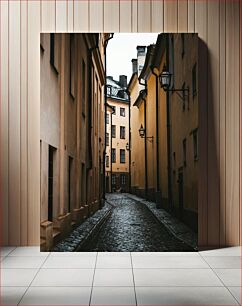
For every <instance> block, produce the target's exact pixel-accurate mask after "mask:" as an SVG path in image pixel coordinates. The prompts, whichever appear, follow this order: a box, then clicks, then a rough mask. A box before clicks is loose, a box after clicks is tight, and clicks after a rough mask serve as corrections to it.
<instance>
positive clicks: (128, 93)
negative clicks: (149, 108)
mask: <svg viewBox="0 0 242 306" xmlns="http://www.w3.org/2000/svg"><path fill="white" fill-rule="evenodd" d="M126 93H127V95H128V97H129V142H128V144H129V192H130V193H131V117H130V115H131V111H130V107H131V105H130V104H131V101H130V92H129V91H128V90H126Z"/></svg>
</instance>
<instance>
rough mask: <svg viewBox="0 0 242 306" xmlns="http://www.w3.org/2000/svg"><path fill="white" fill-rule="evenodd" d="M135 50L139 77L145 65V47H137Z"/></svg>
mask: <svg viewBox="0 0 242 306" xmlns="http://www.w3.org/2000/svg"><path fill="white" fill-rule="evenodd" d="M136 49H137V70H138V76H139V75H140V72H141V70H142V69H143V66H144V63H145V55H146V46H137V47H136Z"/></svg>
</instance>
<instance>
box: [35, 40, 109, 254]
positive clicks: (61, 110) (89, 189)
mask: <svg viewBox="0 0 242 306" xmlns="http://www.w3.org/2000/svg"><path fill="white" fill-rule="evenodd" d="M104 40H105V36H104V35H100V34H88V35H87V34H41V46H40V48H41V58H40V63H41V65H40V67H41V112H40V114H41V115H40V122H41V131H40V132H41V134H40V152H41V166H40V168H41V220H40V221H41V248H42V250H50V249H51V248H52V247H53V246H54V245H55V244H56V243H57V242H58V241H60V240H62V239H63V238H64V237H65V236H66V235H67V234H68V233H69V232H70V231H71V230H72V229H73V228H75V227H76V226H77V225H78V224H79V223H80V222H81V221H82V220H83V219H85V218H87V217H88V216H90V215H92V214H93V213H94V212H95V211H96V210H98V209H99V208H101V207H102V197H103V190H102V186H103V184H102V180H103V166H102V165H103V162H104V161H103V151H104V150H105V148H104V91H103V85H104V80H105V78H104V65H103V62H104Z"/></svg>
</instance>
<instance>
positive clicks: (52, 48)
mask: <svg viewBox="0 0 242 306" xmlns="http://www.w3.org/2000/svg"><path fill="white" fill-rule="evenodd" d="M50 64H51V65H52V66H53V67H54V66H55V34H53V33H51V34H50Z"/></svg>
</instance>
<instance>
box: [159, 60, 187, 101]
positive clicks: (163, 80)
mask: <svg viewBox="0 0 242 306" xmlns="http://www.w3.org/2000/svg"><path fill="white" fill-rule="evenodd" d="M171 77H172V73H170V72H169V71H168V70H167V68H166V65H164V67H163V70H162V72H161V74H160V75H159V80H160V86H161V88H163V89H164V91H165V92H167V91H172V92H173V91H174V92H176V94H177V95H178V96H179V97H180V98H181V99H182V100H183V101H185V99H186V95H187V97H189V88H188V87H187V88H181V89H176V88H172V89H170V86H171ZM179 92H182V95H180V94H179Z"/></svg>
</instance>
